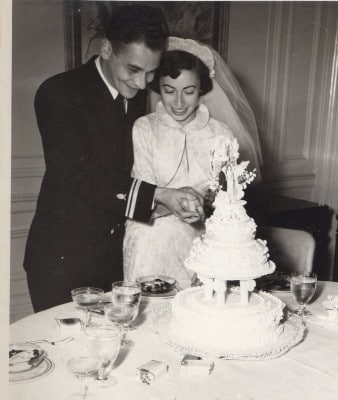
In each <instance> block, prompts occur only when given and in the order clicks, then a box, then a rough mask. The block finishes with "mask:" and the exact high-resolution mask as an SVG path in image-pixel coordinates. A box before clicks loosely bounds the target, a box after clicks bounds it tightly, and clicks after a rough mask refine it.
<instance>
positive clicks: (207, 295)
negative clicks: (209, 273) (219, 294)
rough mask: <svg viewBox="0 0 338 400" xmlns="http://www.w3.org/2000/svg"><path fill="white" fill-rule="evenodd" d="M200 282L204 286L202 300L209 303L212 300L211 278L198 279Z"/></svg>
mask: <svg viewBox="0 0 338 400" xmlns="http://www.w3.org/2000/svg"><path fill="white" fill-rule="evenodd" d="M199 279H200V281H201V282H203V285H204V299H205V300H206V301H209V302H211V301H212V299H213V298H214V285H213V279H212V278H204V277H203V278H202V277H199Z"/></svg>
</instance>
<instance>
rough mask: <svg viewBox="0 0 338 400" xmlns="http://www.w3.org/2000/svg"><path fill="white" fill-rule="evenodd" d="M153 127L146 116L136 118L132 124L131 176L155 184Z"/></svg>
mask: <svg viewBox="0 0 338 400" xmlns="http://www.w3.org/2000/svg"><path fill="white" fill-rule="evenodd" d="M152 138H153V129H152V126H151V124H150V123H149V120H148V118H147V117H141V118H139V119H138V120H136V122H135V124H134V126H133V148H134V164H133V168H132V171H131V176H132V177H133V178H137V179H141V180H142V181H145V182H148V183H151V184H153V185H156V184H157V181H156V176H155V173H154V168H153V158H152V154H153V151H152Z"/></svg>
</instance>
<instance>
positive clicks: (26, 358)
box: [8, 343, 45, 373]
mask: <svg viewBox="0 0 338 400" xmlns="http://www.w3.org/2000/svg"><path fill="white" fill-rule="evenodd" d="M44 355H45V354H44V351H43V349H42V348H41V347H40V346H37V345H36V344H33V343H11V344H10V345H9V361H8V365H9V372H10V373H14V372H23V371H28V370H30V369H33V368H35V367H36V366H38V365H39V364H40V362H41V361H42V360H43V358H44Z"/></svg>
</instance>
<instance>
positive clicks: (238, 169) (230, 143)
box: [209, 136, 256, 203]
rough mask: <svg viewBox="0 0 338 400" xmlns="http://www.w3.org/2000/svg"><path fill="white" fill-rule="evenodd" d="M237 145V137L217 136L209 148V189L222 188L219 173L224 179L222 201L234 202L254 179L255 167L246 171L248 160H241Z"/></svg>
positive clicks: (239, 198) (216, 191)
mask: <svg viewBox="0 0 338 400" xmlns="http://www.w3.org/2000/svg"><path fill="white" fill-rule="evenodd" d="M238 149H239V145H238V141H237V139H236V138H235V139H228V138H225V137H224V136H217V137H216V138H215V141H214V146H213V147H212V149H211V160H210V170H211V171H210V172H211V179H210V186H209V187H210V190H211V191H213V192H215V193H218V192H219V191H220V190H221V189H222V185H221V184H220V173H223V174H224V176H225V180H226V190H225V192H226V196H224V197H223V199H222V201H227V202H228V203H235V202H236V201H238V200H241V199H242V198H243V197H244V190H245V189H246V188H247V186H248V185H249V184H250V183H251V182H252V181H253V180H254V179H255V177H256V169H254V170H253V171H247V168H248V165H249V161H241V162H240V163H238V158H239V151H238Z"/></svg>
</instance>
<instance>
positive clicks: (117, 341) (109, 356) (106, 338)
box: [84, 322, 121, 387]
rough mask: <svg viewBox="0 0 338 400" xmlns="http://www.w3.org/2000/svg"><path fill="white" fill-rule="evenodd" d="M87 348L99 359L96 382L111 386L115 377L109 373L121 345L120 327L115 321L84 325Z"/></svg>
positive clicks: (115, 380)
mask: <svg viewBox="0 0 338 400" xmlns="http://www.w3.org/2000/svg"><path fill="white" fill-rule="evenodd" d="M84 331H85V334H86V335H87V338H86V342H87V349H88V352H89V354H91V355H93V356H95V357H97V358H99V359H100V368H99V370H98V371H97V377H96V379H95V380H96V382H97V383H99V384H100V385H101V386H104V387H106V386H113V385H115V384H116V382H117V379H116V378H115V377H113V376H111V375H110V372H111V370H112V369H113V364H114V362H115V360H116V358H117V356H118V354H119V351H120V346H121V327H120V326H119V325H118V324H115V323H106V322H102V323H97V324H91V325H86V326H85V328H84Z"/></svg>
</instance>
